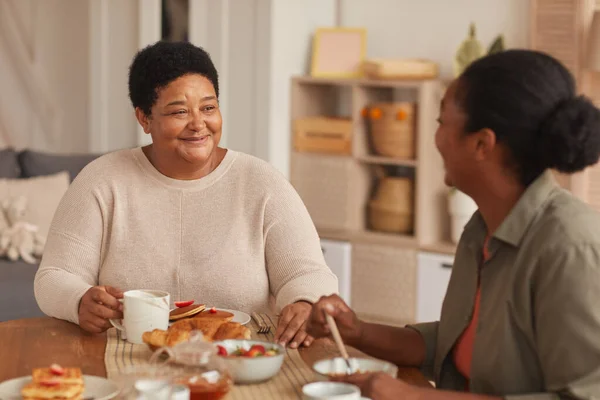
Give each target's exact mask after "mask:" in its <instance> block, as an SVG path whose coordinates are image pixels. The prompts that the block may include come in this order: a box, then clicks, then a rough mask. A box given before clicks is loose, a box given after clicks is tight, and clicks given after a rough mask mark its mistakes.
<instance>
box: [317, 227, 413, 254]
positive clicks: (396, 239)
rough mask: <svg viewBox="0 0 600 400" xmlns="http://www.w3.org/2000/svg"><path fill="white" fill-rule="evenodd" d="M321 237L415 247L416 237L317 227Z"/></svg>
mask: <svg viewBox="0 0 600 400" xmlns="http://www.w3.org/2000/svg"><path fill="white" fill-rule="evenodd" d="M317 231H318V233H319V237H320V238H321V239H330V240H341V241H346V242H350V241H358V242H361V243H371V244H376V245H377V244H378V245H387V246H400V247H413V248H415V249H416V248H417V247H418V245H417V239H416V238H415V237H414V236H413V235H404V234H397V233H384V232H375V231H368V230H365V231H345V230H337V229H323V228H317Z"/></svg>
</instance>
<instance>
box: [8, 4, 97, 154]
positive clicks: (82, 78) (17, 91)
mask: <svg viewBox="0 0 600 400" xmlns="http://www.w3.org/2000/svg"><path fill="white" fill-rule="evenodd" d="M8 1H10V2H11V3H12V6H14V9H15V10H16V19H17V21H18V23H19V24H21V25H22V26H23V28H24V29H23V31H24V33H25V35H24V37H25V40H26V41H27V42H28V44H29V45H31V48H30V50H31V54H32V56H33V62H34V63H35V68H36V69H37V71H38V72H39V73H40V75H41V78H42V79H43V80H44V81H45V82H46V83H47V86H48V88H49V92H50V93H51V95H52V97H53V98H54V99H55V101H56V102H55V107H56V109H57V112H58V114H59V115H60V117H61V120H62V128H63V129H61V131H60V132H59V134H58V136H57V137H56V138H51V137H48V135H47V132H46V131H45V127H44V126H41V125H40V121H39V120H38V119H37V116H36V115H35V113H34V111H33V107H32V104H31V102H30V100H29V98H28V97H27V95H26V90H25V85H24V83H23V81H22V79H21V77H20V74H19V71H17V70H16V69H15V68H18V67H17V66H15V64H14V59H13V58H9V57H11V55H10V53H8V51H7V50H8V48H7V45H6V42H5V41H4V40H2V39H6V38H0V87H1V88H2V96H0V98H1V100H0V107H1V110H0V117H1V118H2V119H3V121H4V122H3V125H4V126H5V128H6V130H7V131H8V134H9V135H10V136H11V137H14V138H15V140H13V144H14V145H16V146H18V147H21V146H25V145H27V146H28V147H31V148H35V149H51V150H53V151H67V152H69V151H85V150H87V136H86V135H85V132H86V131H87V117H88V111H87V98H88V92H87V82H88V79H89V76H88V68H87V51H86V48H87V42H88V35H87V33H88V32H87V15H88V3H87V2H86V1H81V0H8ZM55 139H56V140H55Z"/></svg>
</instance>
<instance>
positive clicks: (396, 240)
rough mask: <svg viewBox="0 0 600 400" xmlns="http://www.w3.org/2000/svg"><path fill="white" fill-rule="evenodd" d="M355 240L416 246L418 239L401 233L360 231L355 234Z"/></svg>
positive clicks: (389, 244)
mask: <svg viewBox="0 0 600 400" xmlns="http://www.w3.org/2000/svg"><path fill="white" fill-rule="evenodd" d="M353 237H354V240H356V241H360V242H363V243H372V244H380V245H388V246H402V247H416V246H417V239H416V238H415V237H414V236H413V235H403V234H399V233H384V232H375V231H360V232H356V233H355V234H354V235H353Z"/></svg>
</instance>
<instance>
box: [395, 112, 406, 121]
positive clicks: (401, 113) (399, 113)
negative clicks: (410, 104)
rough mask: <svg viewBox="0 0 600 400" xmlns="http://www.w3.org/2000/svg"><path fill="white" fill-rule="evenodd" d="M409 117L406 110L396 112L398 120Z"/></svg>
mask: <svg viewBox="0 0 600 400" xmlns="http://www.w3.org/2000/svg"><path fill="white" fill-rule="evenodd" d="M407 117H408V113H407V112H406V111H405V110H398V112H397V113H396V119H397V120H398V121H404V120H405V119H406V118H407Z"/></svg>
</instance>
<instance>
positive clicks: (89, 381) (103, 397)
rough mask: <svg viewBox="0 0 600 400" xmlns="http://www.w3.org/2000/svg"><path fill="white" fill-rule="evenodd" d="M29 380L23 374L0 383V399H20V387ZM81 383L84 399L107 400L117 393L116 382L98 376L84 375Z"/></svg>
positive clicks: (28, 377)
mask: <svg viewBox="0 0 600 400" xmlns="http://www.w3.org/2000/svg"><path fill="white" fill-rule="evenodd" d="M29 382H31V376H23V377H21V378H15V379H11V380H9V381H4V382H2V383H0V399H2V400H4V399H6V400H12V399H15V400H17V399H21V398H22V397H21V388H22V387H23V386H25V385H26V384H28V383H29ZM83 383H84V384H85V391H84V392H83V398H84V399H85V398H90V397H91V398H93V399H94V400H108V399H112V398H114V397H116V396H117V394H119V388H118V387H117V384H116V383H114V382H113V381H109V380H108V379H105V378H100V377H99V376H92V375H84V376H83Z"/></svg>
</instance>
